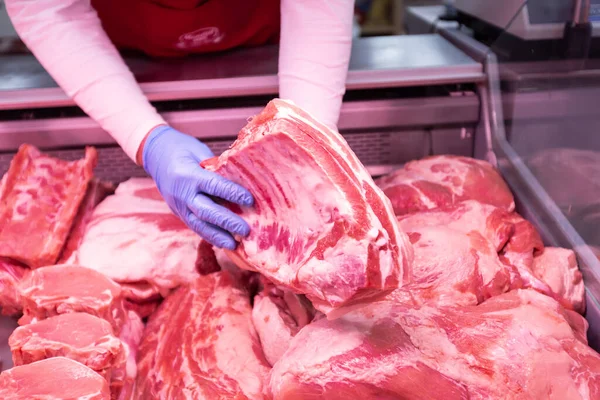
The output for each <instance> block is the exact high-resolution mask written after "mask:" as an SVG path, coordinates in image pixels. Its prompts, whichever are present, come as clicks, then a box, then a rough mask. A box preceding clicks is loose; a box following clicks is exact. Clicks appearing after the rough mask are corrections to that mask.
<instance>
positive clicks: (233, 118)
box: [0, 3, 600, 367]
mask: <svg viewBox="0 0 600 400" xmlns="http://www.w3.org/2000/svg"><path fill="white" fill-rule="evenodd" d="M587 6H588V7H589V3H588V4H587ZM523 10H525V9H524V8H523V7H521V8H519V10H518V11H517V12H518V13H522V12H524V11H523ZM588 15H589V14H588ZM514 17H515V18H509V19H508V21H509V23H508V24H507V26H505V27H503V29H501V30H500V32H499V33H498V34H497V36H496V37H494V39H493V40H492V39H489V40H477V38H476V35H473V31H472V30H471V29H467V30H465V29H463V28H456V27H455V26H454V25H452V26H446V27H444V26H442V27H438V29H437V31H438V33H428V34H422V35H409V36H397V37H394V36H391V37H375V38H365V39H358V40H356V41H355V43H354V47H353V53H352V60H351V66H350V72H349V75H348V81H347V88H348V92H347V94H346V96H345V99H344V104H343V107H342V113H341V118H340V124H339V128H340V131H341V132H342V133H343V135H344V136H345V138H346V139H347V141H348V143H349V144H350V146H351V147H352V149H353V150H354V151H355V152H356V154H357V155H358V157H359V158H360V159H361V161H362V162H363V163H364V164H365V165H366V166H367V168H368V169H369V171H370V172H371V173H372V174H373V175H375V176H377V175H381V174H384V173H386V172H389V171H391V170H393V169H395V168H398V167H399V166H400V165H402V164H403V163H405V162H407V161H410V160H413V159H417V158H421V157H424V156H427V155H434V154H445V153H450V154H458V155H466V156H474V157H476V158H481V159H487V160H488V161H490V162H492V163H493V164H495V165H496V166H498V168H499V169H500V171H501V172H502V174H503V176H504V178H505V179H506V180H507V182H508V183H509V185H510V187H511V189H512V191H513V192H514V193H515V196H516V198H517V203H518V205H517V207H518V211H519V212H520V213H521V214H523V215H524V216H525V217H526V218H527V219H529V220H530V221H532V222H533V223H534V224H535V226H536V227H537V228H538V230H539V231H540V233H541V234H542V236H543V238H544V241H545V242H546V244H547V245H555V246H562V247H567V248H572V249H574V250H575V251H576V253H577V256H578V261H579V265H580V268H581V270H582V272H583V275H584V280H585V284H586V294H587V314H586V318H587V319H588V322H589V323H590V330H589V339H590V344H591V345H592V347H594V348H595V349H596V350H599V349H600V261H599V260H598V256H600V228H599V225H598V222H600V204H599V203H600V200H599V199H600V196H598V194H600V174H598V173H597V172H600V171H599V170H600V137H598V136H596V134H595V129H596V127H597V126H600V124H598V123H599V122H600V113H599V112H597V111H596V109H597V102H598V101H599V100H597V99H600V97H599V96H598V95H599V94H600V68H599V67H600V62H599V60H598V59H595V58H593V55H594V53H595V52H594V51H584V52H583V53H581V52H580V50H581V49H575V50H577V51H579V52H580V53H579V54H578V53H577V51H566V50H569V47H568V46H566V47H565V45H566V44H567V41H565V40H563V37H560V38H554V39H553V40H554V42H553V43H554V44H555V45H556V46H550V47H546V49H550V50H552V49H554V52H550V53H548V52H544V53H542V54H540V55H537V54H534V53H536V51H537V50H536V49H537V47H536V46H537V45H538V44H539V43H538V42H537V41H535V42H531V43H529V45H530V46H531V47H530V50H531V53H532V54H533V55H535V57H534V56H531V57H527V58H526V59H523V58H522V57H516V59H515V58H511V57H512V56H511V52H510V51H509V52H507V51H506V50H507V49H509V48H510V45H511V43H514V41H515V40H516V39H515V35H514V34H513V33H512V32H514V30H513V29H511V25H510V24H511V21H522V18H517V17H518V16H517V15H515V16H514ZM564 18H565V21H567V22H565V27H566V26H567V25H568V24H571V23H572V22H573V14H572V13H571V12H570V11H569V15H568V16H564ZM574 28H578V27H577V26H575V27H574ZM565 32H568V30H567V28H565V30H563V33H565ZM586 43H588V44H589V46H590V47H594V46H596V44H595V41H593V40H589V41H587V42H586ZM507 46H508V47H507ZM527 46H528V42H527V40H522V41H521V42H520V48H521V49H526V48H527ZM592 50H594V49H593V48H592ZM596 50H597V49H596ZM520 54H521V53H520ZM126 60H127V63H128V65H129V66H130V68H131V69H132V70H133V72H134V74H135V75H136V78H137V79H138V81H139V82H140V84H141V87H142V89H143V90H144V92H145V93H146V95H147V96H148V98H149V99H150V100H151V101H152V102H153V104H154V105H155V106H156V107H157V108H158V109H159V111H161V112H162V114H163V115H164V116H165V118H166V120H167V121H168V122H169V123H171V124H172V125H173V126H174V127H175V128H177V129H179V130H181V131H184V132H187V133H189V134H191V135H194V136H196V137H198V138H201V139H202V140H203V141H205V142H206V143H208V144H209V146H211V148H212V149H213V151H214V152H215V153H216V154H219V153H220V152H221V151H223V150H224V149H226V148H227V147H228V146H229V144H231V142H232V141H233V139H234V138H235V136H236V134H237V132H238V131H239V129H240V128H241V127H242V126H243V125H244V124H245V123H246V119H247V118H248V117H249V116H251V115H253V114H256V113H257V112H258V111H259V110H260V109H261V107H263V106H264V104H266V102H267V101H268V100H269V99H270V98H272V97H274V96H276V95H277V90H278V88H277V48H276V47H264V48H256V49H246V50H240V51H235V52H230V53H226V54H222V55H215V56H205V57H193V58H188V59H182V60H170V61H157V60H150V59H147V58H140V57H137V56H128V57H126ZM23 142H28V143H31V144H33V145H35V146H38V147H40V148H41V149H43V150H45V151H47V152H48V153H50V154H53V155H56V156H59V157H61V158H65V159H76V158H79V157H80V156H81V154H82V152H83V147H84V146H85V145H95V146H97V147H98V152H99V165H98V167H97V169H96V175H98V177H100V178H102V179H106V180H111V181H113V182H121V181H123V180H125V179H127V178H129V177H131V176H141V175H144V171H143V170H142V169H141V168H139V167H137V166H136V165H135V164H134V163H133V162H131V161H130V160H129V159H128V158H127V156H126V155H125V154H124V153H123V151H122V150H121V149H120V148H119V147H118V146H117V145H116V143H115V142H114V140H113V139H112V138H111V137H110V136H109V135H108V134H106V133H105V132H103V131H102V130H101V129H100V128H99V126H98V125H97V124H96V123H95V122H93V121H92V120H90V119H89V118H88V117H86V116H85V115H84V114H83V113H82V111H81V110H79V109H78V108H77V107H76V106H75V105H74V104H73V102H72V101H71V100H70V99H69V98H68V97H67V96H66V95H65V94H64V92H62V90H61V89H59V88H58V87H57V86H56V84H55V83H54V81H53V80H52V79H51V78H50V77H49V76H48V75H47V73H46V72H45V71H44V70H43V68H42V67H41V66H40V65H39V63H37V61H36V60H35V59H34V58H33V57H32V56H31V55H29V54H9V55H3V56H0V175H2V174H3V173H4V172H5V171H6V169H7V168H8V164H9V162H10V160H11V158H12V156H13V155H14V153H15V152H16V150H17V148H18V146H19V145H20V144H21V143H23ZM4 367H7V366H6V365H5V366H4Z"/></svg>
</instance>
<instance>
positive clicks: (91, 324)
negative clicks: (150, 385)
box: [9, 313, 125, 382]
mask: <svg viewBox="0 0 600 400" xmlns="http://www.w3.org/2000/svg"><path fill="white" fill-rule="evenodd" d="M9 345H10V348H11V351H12V354H13V362H14V365H16V366H19V365H24V364H31V363H32V362H36V361H41V360H44V359H46V358H51V357H67V358H69V359H71V360H75V361H77V362H80V363H82V364H83V365H85V366H87V367H89V368H91V369H93V370H94V371H96V372H98V373H99V374H100V375H102V377H104V378H105V379H106V381H107V382H111V378H112V371H113V369H117V368H123V364H125V349H124V347H123V345H122V344H121V341H120V340H119V339H118V338H117V337H116V336H115V335H114V332H113V329H112V327H111V326H110V324H109V323H108V322H107V321H105V320H103V319H100V318H98V317H94V316H92V315H89V314H85V313H70V314H61V315H57V316H54V317H50V318H48V319H45V320H42V321H39V322H36V323H32V324H29V325H25V326H21V327H19V328H17V329H16V330H15V331H14V332H13V334H12V335H11V336H10V338H9Z"/></svg>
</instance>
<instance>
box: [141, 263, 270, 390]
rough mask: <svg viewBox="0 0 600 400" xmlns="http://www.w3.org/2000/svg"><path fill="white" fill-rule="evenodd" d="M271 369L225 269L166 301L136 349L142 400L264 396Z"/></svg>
mask: <svg viewBox="0 0 600 400" xmlns="http://www.w3.org/2000/svg"><path fill="white" fill-rule="evenodd" d="M268 371H269V365H268V364H267V361H266V360H265V359H264V355H263V354H262V350H261V348H260V343H259V340H258V337H257V335H256V332H255V331H254V328H253V326H252V320H251V309H250V303H249V300H248V294H247V293H246V292H245V291H244V290H243V289H242V288H241V285H240V284H239V283H236V282H235V281H233V280H232V278H231V275H229V274H228V273H227V272H216V273H214V274H210V275H206V276H201V277H199V278H197V279H196V281H195V282H193V283H192V284H190V285H186V286H182V287H180V288H179V289H177V290H176V291H175V292H174V293H173V294H171V295H170V296H169V297H167V298H166V299H165V301H164V302H163V303H162V304H161V306H160V307H159V309H158V311H157V312H156V313H154V314H153V315H152V316H151V317H150V321H149V322H148V326H147V327H146V333H145V336H144V337H143V339H142V344H141V346H140V350H139V357H138V380H137V384H136V393H137V397H138V398H140V399H184V398H185V399H211V400H212V399H251V400H253V399H262V398H263V395H262V392H263V380H264V379H265V377H266V375H267V373H268Z"/></svg>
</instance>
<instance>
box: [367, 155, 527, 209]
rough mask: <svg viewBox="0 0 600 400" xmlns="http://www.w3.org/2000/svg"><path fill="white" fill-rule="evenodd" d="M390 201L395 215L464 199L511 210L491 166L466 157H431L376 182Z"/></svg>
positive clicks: (509, 199) (509, 196) (509, 198)
mask: <svg viewBox="0 0 600 400" xmlns="http://www.w3.org/2000/svg"><path fill="white" fill-rule="evenodd" d="M376 183H377V185H379V187H380V188H381V189H382V190H383V192H384V193H385V194H386V196H388V197H389V198H390V200H391V201H392V205H393V207H394V212H395V213H396V215H404V214H408V213H412V212H416V211H423V210H428V209H432V208H436V207H443V206H450V205H453V204H456V203H458V202H460V201H464V200H476V201H478V202H480V203H484V204H490V205H493V206H496V207H500V208H503V209H505V210H507V211H513V210H514V208H515V202H514V199H513V196H512V194H511V192H510V190H509V188H508V186H507V185H506V183H505V182H504V180H503V179H502V177H501V176H500V174H499V173H498V171H496V169H494V167H492V166H491V165H490V164H489V163H487V162H485V161H481V160H476V159H473V158H467V157H458V156H450V155H442V156H432V157H427V158H423V159H421V160H416V161H411V162H409V163H407V164H406V165H405V166H404V168H402V169H399V170H397V171H395V172H392V173H391V174H389V175H386V176H384V177H382V178H380V179H378V180H377V181H376Z"/></svg>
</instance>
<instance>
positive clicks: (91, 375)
mask: <svg viewBox="0 0 600 400" xmlns="http://www.w3.org/2000/svg"><path fill="white" fill-rule="evenodd" d="M0 398H2V399H3V400H32V399H39V400H42V399H44V400H45V399H48V400H50V399H65V400H66V399H68V400H109V399H110V391H109V389H108V383H107V382H106V380H105V379H104V378H102V377H101V376H100V375H98V374H97V373H96V372H94V371H93V370H91V369H90V368H88V367H86V366H85V365H83V364H80V363H78V362H77V361H73V360H70V359H68V358H64V357H55V358H48V359H46V360H43V361H38V362H35V363H32V364H28V365H23V366H20V367H14V368H11V369H9V370H7V371H4V372H3V373H2V374H0Z"/></svg>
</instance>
